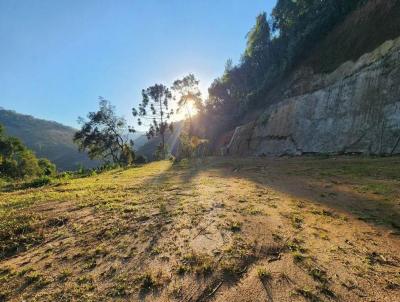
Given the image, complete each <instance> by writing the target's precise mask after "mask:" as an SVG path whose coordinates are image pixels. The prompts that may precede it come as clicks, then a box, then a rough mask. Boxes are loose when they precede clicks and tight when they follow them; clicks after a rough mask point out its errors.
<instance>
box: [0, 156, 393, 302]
mask: <svg viewBox="0 0 400 302" xmlns="http://www.w3.org/2000/svg"><path fill="white" fill-rule="evenodd" d="M399 166H400V158H387V159H381V158H379V159H367V158H351V157H340V158H328V159H324V158H294V159H254V158H242V159H238V158H208V159H204V160H196V161H192V162H182V163H180V164H178V165H174V166H173V165H172V164H171V163H170V162H168V161H165V162H156V163H151V164H148V165H145V166H143V167H137V168H131V169H126V170H122V169H120V170H113V171H109V172H105V173H102V174H99V175H93V176H90V177H85V178H79V179H64V180H62V179H61V180H58V181H57V182H55V183H53V184H51V185H48V186H45V187H42V188H36V189H19V190H18V189H14V190H10V189H8V191H3V192H2V193H0V301H23V300H24V301H138V300H146V301H388V302H389V301H390V302H393V301H399V298H398V297H399V295H400V256H399V250H400V225H399V224H400V187H399V183H400V169H399ZM396 299H397V300H396Z"/></svg>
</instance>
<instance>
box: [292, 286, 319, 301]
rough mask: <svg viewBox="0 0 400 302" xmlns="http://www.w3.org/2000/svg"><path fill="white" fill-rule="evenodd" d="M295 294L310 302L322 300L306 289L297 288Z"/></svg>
mask: <svg viewBox="0 0 400 302" xmlns="http://www.w3.org/2000/svg"><path fill="white" fill-rule="evenodd" d="M296 293H297V294H299V295H301V296H303V297H304V298H306V299H307V301H310V302H321V301H322V300H321V299H320V298H319V297H318V296H317V295H316V294H314V293H313V292H312V291H311V290H310V289H308V288H297V289H296Z"/></svg>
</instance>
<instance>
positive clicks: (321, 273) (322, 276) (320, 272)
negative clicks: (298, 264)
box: [310, 268, 328, 283]
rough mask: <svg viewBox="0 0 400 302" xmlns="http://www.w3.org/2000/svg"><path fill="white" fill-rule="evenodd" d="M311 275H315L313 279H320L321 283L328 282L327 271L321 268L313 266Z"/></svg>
mask: <svg viewBox="0 0 400 302" xmlns="http://www.w3.org/2000/svg"><path fill="white" fill-rule="evenodd" d="M310 276H311V277H313V279H314V280H315V281H318V282H321V283H328V278H327V275H326V272H325V271H324V270H321V269H319V268H312V269H311V270H310Z"/></svg>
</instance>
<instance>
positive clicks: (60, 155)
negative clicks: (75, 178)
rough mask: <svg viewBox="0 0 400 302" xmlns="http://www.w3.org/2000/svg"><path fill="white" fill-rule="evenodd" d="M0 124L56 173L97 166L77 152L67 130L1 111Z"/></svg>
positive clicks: (69, 129) (71, 134)
mask: <svg viewBox="0 0 400 302" xmlns="http://www.w3.org/2000/svg"><path fill="white" fill-rule="evenodd" d="M0 124H2V125H4V127H5V129H6V133H7V134H8V135H10V136H15V137H18V138H19V139H21V140H22V142H23V143H24V144H25V145H26V146H27V147H28V148H29V149H32V150H33V151H34V152H35V153H36V155H37V156H38V157H45V158H48V159H50V160H51V161H52V162H54V163H55V164H56V165H57V168H58V169H59V170H75V169H77V168H78V167H79V166H80V165H82V166H84V167H86V168H93V167H95V166H97V165H98V164H99V163H98V162H97V161H92V160H90V159H89V157H88V156H87V155H86V154H84V153H80V152H79V151H78V148H77V146H76V145H75V144H74V143H73V141H72V138H73V136H74V133H75V131H76V130H75V129H73V128H71V127H67V126H64V125H62V124H59V123H56V122H52V121H46V120H41V119H37V118H34V117H32V116H30V115H23V114H19V113H16V112H15V111H10V110H5V109H2V108H0Z"/></svg>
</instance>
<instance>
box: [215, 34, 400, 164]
mask: <svg viewBox="0 0 400 302" xmlns="http://www.w3.org/2000/svg"><path fill="white" fill-rule="evenodd" d="M302 75H303V76H302ZM286 88H287V89H286V91H285V93H284V95H285V96H286V98H285V99H284V100H282V101H281V102H278V103H277V104H275V105H273V106H271V107H269V108H267V109H266V110H265V111H264V112H260V117H259V118H258V120H256V121H253V122H251V123H248V124H246V125H242V126H240V127H238V128H237V129H236V130H235V132H234V134H233V136H232V139H231V141H230V143H229V145H228V146H227V147H226V148H225V150H223V152H224V153H225V154H230V155H258V156H259V155H283V154H291V155H297V154H305V153H364V154H398V153H400V38H398V39H396V40H394V41H392V40H391V41H387V42H385V43H384V44H383V45H381V46H380V47H379V48H377V49H376V50H375V51H373V52H371V53H368V54H365V55H363V56H362V57H361V58H359V59H358V60H357V62H346V63H344V64H342V65H341V66H340V67H339V68H338V69H337V70H335V71H334V72H332V73H330V74H320V75H315V74H313V73H312V71H311V72H310V71H309V70H305V71H301V70H300V71H297V72H296V73H294V74H293V76H292V80H291V81H288V85H287V87H286Z"/></svg>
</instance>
